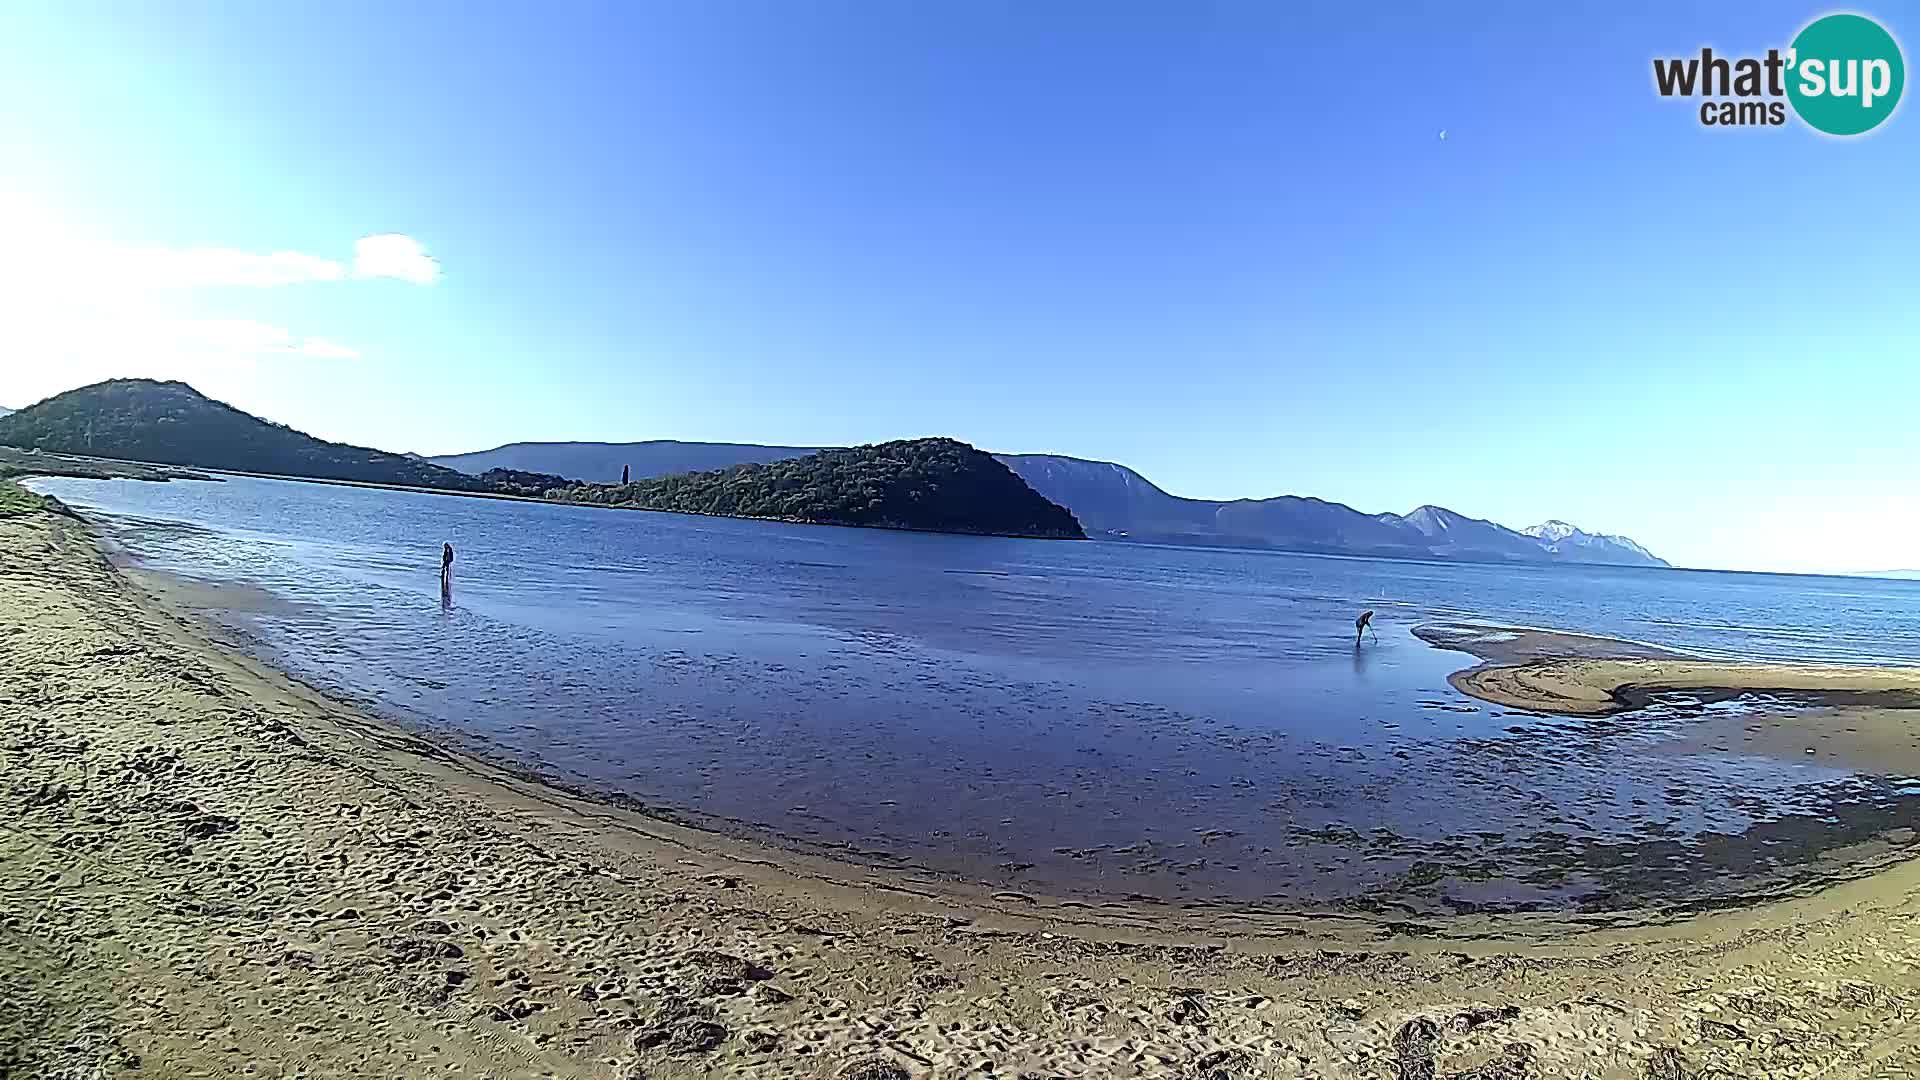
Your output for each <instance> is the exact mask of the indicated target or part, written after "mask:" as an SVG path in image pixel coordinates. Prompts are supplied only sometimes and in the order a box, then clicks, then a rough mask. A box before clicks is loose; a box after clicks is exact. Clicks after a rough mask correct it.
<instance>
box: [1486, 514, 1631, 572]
mask: <svg viewBox="0 0 1920 1080" xmlns="http://www.w3.org/2000/svg"><path fill="white" fill-rule="evenodd" d="M1521 531H1522V532H1524V533H1526V534H1527V535H1528V536H1531V537H1533V539H1534V541H1535V542H1536V543H1538V544H1539V545H1540V546H1541V547H1543V548H1545V549H1546V550H1547V551H1549V552H1552V553H1553V554H1555V555H1560V556H1564V557H1566V558H1570V559H1575V560H1577V561H1579V562H1604V563H1633V564H1635V565H1638V566H1647V565H1651V566H1665V565H1667V562H1666V560H1665V559H1661V558H1659V557H1658V556H1656V555H1654V553H1653V552H1651V551H1648V550H1647V549H1646V548H1643V547H1641V546H1640V545H1639V544H1637V543H1635V542H1634V541H1632V540H1630V539H1628V538H1627V537H1624V536H1620V535H1617V534H1615V533H1590V532H1586V531H1585V530H1583V529H1580V528H1578V527H1576V526H1573V525H1569V524H1567V523H1566V522H1564V521H1558V520H1555V521H1544V522H1541V523H1540V524H1538V525H1535V526H1533V527H1532V528H1529V529H1522V530H1521Z"/></svg>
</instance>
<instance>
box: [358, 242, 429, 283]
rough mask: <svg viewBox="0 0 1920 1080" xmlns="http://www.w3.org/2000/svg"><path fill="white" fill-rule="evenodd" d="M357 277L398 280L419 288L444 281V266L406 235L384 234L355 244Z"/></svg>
mask: <svg viewBox="0 0 1920 1080" xmlns="http://www.w3.org/2000/svg"><path fill="white" fill-rule="evenodd" d="M353 276H354V277H358V278H395V279H398V280H400V281H410V282H412V283H413V284H415V285H431V284H433V283H434V282H436V281H439V280H440V263H439V262H438V261H436V260H435V259H434V258H433V256H431V255H428V254H427V249H426V248H423V247H421V246H420V241H418V240H415V239H414V238H413V237H411V236H408V235H406V234H404V233H380V234H378V235H375V236H363V237H361V238H360V239H359V240H357V241H355V242H354V245H353Z"/></svg>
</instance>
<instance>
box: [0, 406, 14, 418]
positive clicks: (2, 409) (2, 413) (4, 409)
mask: <svg viewBox="0 0 1920 1080" xmlns="http://www.w3.org/2000/svg"><path fill="white" fill-rule="evenodd" d="M12 411H13V410H12V409H9V408H7V407H6V406H4V405H0V416H5V415H7V414H8V413H10V412H12Z"/></svg>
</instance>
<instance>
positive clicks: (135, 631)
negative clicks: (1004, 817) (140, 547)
mask: <svg viewBox="0 0 1920 1080" xmlns="http://www.w3.org/2000/svg"><path fill="white" fill-rule="evenodd" d="M211 633H212V632H211V631H209V630H208V629H207V628H206V627H204V626H202V625H201V624H199V623H198V622H196V621H195V620H194V619H192V618H191V617H190V616H189V615H188V614H186V613H185V612H183V611H181V610H179V609H177V608H173V607H170V606H168V605H167V603H166V602H165V601H164V600H163V599H160V598H156V597H154V596H152V595H150V594H148V593H147V592H146V591H144V590H142V589H140V588H139V587H137V586H136V585H134V584H133V583H132V582H130V581H129V579H128V578H127V577H125V576H124V575H122V574H121V573H119V572H118V571H116V570H115V569H114V568H113V567H112V566H111V565H110V564H109V563H108V562H107V561H106V560H105V558H104V557H103V556H102V555H101V553H100V549H99V547H98V545H97V543H96V541H95V539H94V537H93V536H92V535H91V534H90V533H89V531H88V530H87V528H86V527H85V525H84V523H81V522H79V521H77V520H75V519H72V518H69V517H65V516H61V515H58V514H54V513H50V512H29V513H23V514H16V515H13V516H9V517H6V518H4V519H0V716H4V723H3V724H0V769H3V770H4V776H5V782H4V784H0V815H3V816H0V1075H19V1076H36V1077H38V1076H63V1075H74V1076H93V1075H105V1076H156V1077H159V1076H164V1077H187V1076H216V1075H218V1076H224V1075H259V1076H280V1075H295V1074H298V1075H302V1076H355V1077H387V1076H424V1075H439V1074H455V1073H457V1074H463V1075H486V1076H502V1077H507V1076H562V1077H619V1078H627V1080H634V1078H639V1077H655V1078H662V1077H666V1078H671V1077H696V1076H699V1077H708V1076H713V1077H717V1076H729V1077H731V1076H740V1077H775V1076H788V1077H823V1078H824V1077H837V1078H845V1080H854V1078H859V1080H898V1078H902V1077H907V1078H930V1077H948V1076H956V1077H957V1076H1005V1077H1019V1076H1029V1075H1030V1076H1040V1077H1055V1076H1088V1077H1184V1078H1191V1077H1208V1078H1215V1077H1221V1078H1225V1077H1236V1078H1237V1077H1327V1078H1334V1077H1338V1078H1361V1077H1365V1078H1369V1080H1376V1078H1382V1077H1396V1078H1411V1077H1420V1078H1433V1077H1440V1078H1448V1080H1521V1078H1527V1077H1597V1078H1634V1080H1639V1078H1643V1077H1657V1078H1661V1080H1671V1078H1677V1077H1696V1078H1699V1077H1709V1076H1711V1077H1762V1076H1768V1077H1770V1076H1794V1075H1804V1076H1812V1075H1821V1076H1829V1077H1869V1076H1875V1077H1877V1076H1896V1075H1907V1074H1909V1073H1910V1072H1920V1026H1916V1025H1915V1024H1914V1020H1915V1018H1916V1016H1920V992H1916V990H1915V989H1914V987H1915V984H1916V971H1920V867H1916V865H1915V864H1914V863H1911V862H1905V863H1900V864H1898V865H1895V866H1893V867H1892V868H1891V869H1888V870H1886V871H1884V872H1882V873H1880V874H1878V875H1875V876H1873V877H1871V878H1868V879H1865V880H1860V881H1853V882H1848V883H1845V884H1841V885H1837V886H1834V887H1832V888H1828V889H1825V890H1823V891H1820V892H1818V893H1816V894H1814V895H1810V896H1805V897H1799V898H1796V899H1793V900H1790V901H1783V902H1780V903H1775V904H1770V905H1766V906H1762V907H1755V908H1747V909H1742V910H1733V911H1723V912H1717V913H1713V914H1707V915H1698V916H1694V917H1690V918H1687V919H1684V920H1679V921H1668V922H1659V921H1648V920H1646V919H1640V920H1637V921H1636V920H1630V919H1627V918H1625V917H1623V916H1619V915H1609V916H1607V917H1604V918H1592V919H1581V918H1576V917H1563V918H1553V917H1545V916H1541V917H1530V916H1508V917H1501V918H1492V917H1472V916H1463V917H1458V918H1450V919H1440V920H1426V921H1422V922H1417V923H1416V922H1393V921H1389V920H1385V919H1378V918H1367V919H1362V918H1335V917H1330V916H1319V917H1315V916H1293V917H1288V916H1277V915H1257V916H1256V915H1236V914H1234V913H1232V912H1226V911H1190V910H1185V909H1181V908H1175V907H1169V906H1157V905H1130V904H1098V905H1090V904H1086V903H1073V902H1066V901H1055V900H1049V899H1047V898H1045V897H1026V896H1017V895H1012V894H998V895H996V894H991V893H986V892H983V891H980V890H974V889H969V888H967V887H965V886H962V885H958V884H954V883H951V882H945V881H938V880H933V879H928V878H921V877H917V876H915V875H912V874H903V873H891V872H880V871H867V870H862V869H860V868H857V867H852V866H848V865H845V864H839V863H834V862H829V861H825V860H819V859H810V858H806V857H803V856H799V855H794V854H789V853H784V852H777V851H771V850H769V849H766V848H764V847H759V846H754V845H750V844H746V843H742V842H735V841H730V840H726V839H724V838H720V837H716V836H713V835H710V834H706V833H701V832H698V831H695V830H691V829H686V828H682V827H678V826H675V825H673V824H671V823H669V822H664V821H661V820H658V819H656V818H652V817H649V816H647V815H646V814H644V813H641V812H639V811H637V810H633V809H628V808H622V807H617V806H608V805H606V804H603V803H598V802H593V801H589V800H585V799H580V798H576V797H574V796H571V795H569V794H567V793H564V792H560V791H556V790H554V789H552V788H548V787H543V786H541V785H539V784H536V783H533V782H530V781H528V780H526V779H524V778H521V777H518V776H515V775H513V774H511V773H509V772H505V771H503V770H500V769H498V768H495V767H493V766H490V765H488V764H486V763H484V762H481V761H477V760H474V759H471V758H468V757H466V756H464V755H462V754H459V753H456V752H453V751H450V750H447V749H443V748H441V747H437V746H435V745H432V744H430V743H427V742H424V741H422V740H421V739H419V738H417V737H415V736H413V735H411V734H408V733H406V732H405V731H403V730H400V729H399V728H397V727H395V726H393V725H390V724H387V723H385V722H382V721H379V720H376V719H373V718H370V717H367V716H365V715H362V714H360V713H358V712H356V711H355V710H353V709H351V708H349V707H347V706H344V705H342V704H340V703H338V702H335V701H332V700H330V699H328V698H326V697H323V696H321V695H319V694H317V693H316V692H314V691H312V690H310V689H308V688H305V687H303V686H300V685H298V684H295V683H293V682H291V681H290V680H288V679H286V678H284V677H282V676H280V675H278V674H276V673H274V672H272V671H269V670H266V669H264V668H262V667H261V666H260V665H258V664H256V663H254V662H253V661H251V660H249V659H247V658H245V657H243V656H241V655H238V654H237V653H236V652H234V651H233V650H230V649H228V648H225V647H223V646H222V645H221V644H220V643H219V642H218V641H217V640H212V638H211V636H210V635H211ZM1700 674H1701V672H1699V671H1692V672H1690V675H1691V676H1693V677H1698V676H1699V675H1700ZM1856 689H1858V688H1856ZM1902 1070H1906V1071H1904V1072H1903V1071H1902Z"/></svg>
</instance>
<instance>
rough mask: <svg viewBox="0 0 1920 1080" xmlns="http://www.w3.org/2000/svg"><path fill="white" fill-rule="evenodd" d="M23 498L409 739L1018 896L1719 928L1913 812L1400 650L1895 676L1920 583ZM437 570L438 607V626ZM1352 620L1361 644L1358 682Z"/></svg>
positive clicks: (174, 500) (1837, 779) (610, 518)
mask: <svg viewBox="0 0 1920 1080" xmlns="http://www.w3.org/2000/svg"><path fill="white" fill-rule="evenodd" d="M35 486H36V487H37V488H38V489H39V490H42V491H46V492H49V493H51V494H55V495H58V496H59V497H61V498H62V499H65V500H67V501H68V502H70V503H72V504H74V505H76V506H79V507H82V508H83V509H88V508H90V509H91V510H92V511H93V512H94V513H95V516H96V517H104V520H105V521H106V522H107V523H108V526H109V528H110V530H111V532H112V534H113V536H114V537H115V538H116V540H117V542H119V543H121V544H123V545H125V547H126V548H127V549H128V551H129V552H131V553H132V554H133V555H134V556H136V557H137V558H138V559H140V560H141V561H142V562H143V563H145V564H146V565H148V566H150V567H152V568H154V569H159V570H165V571H169V572H174V573H179V574H185V575H190V576H193V577H197V578H201V579H205V580H210V581H217V582H234V583H244V584H247V585H250V586H256V587H258V588H262V589H265V590H268V591H269V592H271V593H272V594H274V595H276V596H278V597H281V598H283V599H284V600H285V601H287V603H286V604H285V605H284V606H275V607H271V608H267V609H264V610H247V611H228V612H225V613H222V614H221V615H220V616H219V617H220V618H221V619H222V620H223V621H224V622H226V623H227V624H228V625H229V626H231V627H232V628H233V629H234V630H235V631H236V632H238V633H241V634H243V635H245V636H246V638H247V640H248V641H249V642H250V643H251V647H253V648H254V649H255V650H257V651H258V652H259V653H260V654H262V655H264V656H266V657H268V658H269V659H272V660H274V661H275V662H277V663H279V664H281V665H283V666H284V667H286V668H288V669H289V670H291V671H293V672H295V673H297V674H299V675H301V676H302V677H304V678H307V679H309V680H311V681H313V682H315V683H316V684H318V685H321V686H323V687H326V688H329V689H332V690H335V691H338V692H343V693H346V694H348V695H350V696H352V697H354V698H355V699H356V700H364V701H367V702H368V703H369V704H370V705H371V706H372V707H376V708H379V709H381V710H383V711H385V712H387V713H389V714H391V715H393V716H395V717H397V718H399V719H401V720H402V721H404V722H407V723H410V724H413V725H416V726H418V727H421V728H428V729H434V730H437V731H440V732H441V733H443V734H445V735H447V736H450V737H455V738H461V739H468V740H474V741H476V742H478V743H480V744H483V745H484V746H486V747H488V748H489V749H490V750H492V751H493V752H496V753H499V754H502V755H505V756H508V757H511V758H514V759H516V760H518V761H520V762H522V763H525V764H528V765H531V766H535V767H538V768H540V769H542V770H544V771H546V772H548V773H550V774H551V775H553V776H555V777H557V778H559V779H562V780H565V781H568V782H572V783H578V784H584V785H588V786H591V787H594V788H598V789H602V790H617V791H620V792H623V793H625V794H628V795H631V796H634V797H636V798H639V799H641V800H643V801H645V802H647V803H649V804H652V805H656V806H660V807H664V808H669V809H672V810H675V811H678V812H683V813H689V814H692V815H695V816H698V817H702V818H705V819H708V820H713V821H717V822H719V823H722V824H723V825H724V826H725V827H727V828H731V829H736V830H739V831H743V832H747V833H753V834H768V835H772V836H776V837H778V838H780V839H782V840H783V841H785V842H788V843H794V844H800V845H804V846H811V847H819V848H827V849H832V850H839V851H844V852H849V853H852V854H854V855H856V856H857V857H860V858H863V859H868V860H872V861H876V862H886V863H901V864H915V865H921V866H926V867H930V868H934V869H938V870H944V871H950V872H955V873H961V874H966V875H969V876H974V877H980V878H986V879H990V880H994V881H996V882H1001V883H1004V884H1005V885H1007V886H1008V887H1013V888H1027V889H1032V890H1041V891H1080V890H1085V891H1094V892H1100V893H1107V894H1140V895H1149V896H1156V897H1166V898H1177V899H1189V900H1199V899H1229V900H1235V901H1245V902H1258V901H1269V900H1272V901H1277V902H1281V903H1285V904H1290V905H1299V904H1312V905H1335V904H1348V905H1359V906H1369V907H1383V906H1384V907H1404V908H1408V909H1412V910H1440V909H1447V908H1455V909H1458V908H1465V907H1472V906H1477V905H1486V906H1495V907H1500V906H1526V905H1548V906H1563V905H1568V904H1582V905H1589V906H1607V905H1610V904H1627V903H1632V902H1638V901H1643V900H1645V899H1646V898H1647V897H1648V896H1652V895H1660V894H1674V893H1687V892H1688V891H1689V890H1691V891H1692V892H1693V893H1697V894H1699V895H1713V894H1714V893H1715V891H1716V890H1726V889H1731V888H1733V887H1735V885H1736V884H1737V882H1736V881H1734V879H1733V878H1732V877H1728V876H1726V875H1728V874H1730V873H1732V874H1738V873H1744V872H1745V871H1746V870H1747V869H1749V868H1760V869H1766V868H1768V867H1773V868H1775V869H1778V868H1780V867H1787V866H1789V865H1790V864H1793V863H1794V862H1795V860H1802V861H1803V860H1804V857H1805V855H1807V854H1810V853H1811V852H1812V851H1814V850H1816V849H1817V848H1818V847H1819V846H1821V843H1824V842H1826V841H1832V842H1838V841H1840V840H1844V839H1847V838H1849V837H1852V836H1855V835H1866V834H1868V833H1871V832H1874V831H1877V830H1880V829H1884V828H1888V827H1891V826H1892V825H1894V824H1906V823H1910V821H1909V820H1908V819H1909V818H1911V817H1912V812H1911V810H1909V809H1908V807H1909V805H1910V802H1909V800H1910V797H1911V796H1912V795H1913V794H1914V790H1913V788H1912V787H1911V786H1905V787H1903V786H1901V785H1900V784H1899V783H1898V782H1897V781H1896V780H1889V779H1879V778H1872V777H1865V776H1859V775H1856V774H1855V773H1854V772H1852V771H1850V770H1849V769H1846V768H1840V767H1836V766H1834V765H1832V764H1829V763H1824V762H1817V761H1783V760H1779V759H1778V758H1772V757H1765V756H1759V755H1754V754H1742V753H1733V752H1720V751H1716V750H1711V749H1702V750H1700V751H1698V752H1688V753H1680V754H1677V753H1674V752H1672V751H1671V749H1670V747H1671V745H1672V744H1673V742H1674V740H1675V739H1676V738H1678V737H1679V733H1680V732H1682V731H1683V730H1684V729H1685V727H1686V725H1687V724H1689V723H1692V722H1694V721H1695V720H1696V719H1697V717H1695V716H1693V715H1691V714H1690V713H1689V712H1688V710H1687V709H1686V708H1681V707H1675V708H1668V709H1664V710H1654V711H1652V712H1650V713H1649V714H1647V715H1645V716H1640V717H1635V718H1633V720H1632V721H1630V722H1629V721H1613V722H1607V723H1593V722H1575V721H1564V720H1554V719H1548V718H1542V717H1537V716H1532V715H1527V714H1522V713H1516V712H1511V711H1506V710H1501V709H1497V708H1491V707H1487V706H1483V705H1481V704H1479V703H1476V702H1472V701H1469V700H1467V699H1464V698H1462V697H1461V696H1460V695H1458V694H1457V693H1455V692H1454V691H1453V690H1452V689H1451V688H1450V687H1449V686H1448V685H1447V682H1446V675H1447V674H1448V673H1449V672H1450V671H1451V670H1453V669H1455V668H1456V667H1458V666H1460V665H1461V664H1462V663H1464V662H1465V659H1464V658H1463V657H1461V656H1460V655H1458V654H1455V653H1447V652H1442V651H1439V650H1435V649H1431V648H1428V647H1427V646H1425V645H1424V644H1422V643H1421V642H1420V641H1418V640H1417V639H1415V638H1414V637H1413V636H1412V635H1411V634H1410V633H1408V628H1409V627H1411V626H1412V625H1414V624H1415V623H1416V622H1419V621H1421V620H1424V619H1429V618H1461V617H1466V618H1476V619H1482V620H1486V621H1491V622H1497V623H1504V624H1512V625H1536V626H1538V625H1545V626H1569V627H1573V628H1577V629H1580V630H1583V631H1587V632H1593V633H1602V634H1611V635H1617V636H1620V637H1626V638H1632V639H1636V640H1652V641H1657V642H1660V643H1662V644H1666V645H1670V646H1674V647H1677V648H1681V649H1684V650H1687V651H1689V652H1693V653H1696V654H1700V655H1713V656H1720V655H1733V656H1793V657H1796V658H1825V659H1836V660H1838V659H1849V660H1860V659H1877V660H1895V659H1904V660H1912V659H1916V658H1920V637H1916V634H1915V629H1914V627H1913V624H1912V623H1911V621H1910V620H1908V619H1906V618H1905V615H1904V613H1905V612H1906V611H1910V610H1911V605H1912V603H1913V601H1914V600H1915V599H1920V586H1916V584H1915V583H1908V582H1878V581H1874V582H1863V581H1835V580H1831V579H1812V578H1790V577H1774V576H1768V575H1744V574H1742V575H1723V574H1698V573H1683V572H1662V571H1646V570H1630V569H1608V568H1569V567H1558V568H1541V567H1490V566H1458V565H1445V564H1433V563H1413V562H1390V561H1376V560H1364V559H1341V558H1325V557H1310V556H1295V555H1283V554H1277V553H1265V552H1240V551H1217V550H1198V549H1175V548H1157V547H1148V546H1132V545H1117V544H1094V543H1084V544H1071V543H1048V542H1039V541H1012V540H996V539H987V538H978V537H947V536H926V535H915V534H895V533H885V532H872V531H861V530H845V529H830V528H806V527H797V526H782V525H771V524H764V523H753V522H741V521H729V520H718V519H702V518H691V517H682V516H676V515H661V514H642V513H621V512H609V511H602V510H595V509H589V508H575V507H557V506H547V505H541V504H528V503H516V502H496V501H490V500H476V499H457V498H443V497H434V496H425V495H413V494H404V493H392V492H380V491H369V490H362V489H355V488H343V487H328V486H321V485H300V484H287V483H279V482H273V481H263V480H253V479H234V480H229V481H227V482H225V483H221V484H189V483H173V484H164V485H154V484H135V483H129V482H118V481H113V482H103V481H38V482H36V484H35ZM445 542H450V543H452V544H453V545H454V546H455V547H456V548H457V549H458V551H459V552H460V562H459V566H460V580H459V581H458V582H456V583H454V586H453V588H452V589H450V590H448V591H445V592H441V591H440V589H439V583H438V578H439V553H440V545H441V544H442V543H445ZM256 607H258V606H257V605H256ZM1363 608H1373V609H1375V610H1376V611H1377V612H1378V615H1377V616H1376V618H1375V624H1376V626H1377V627H1378V631H1377V633H1378V637H1377V639H1376V638H1374V637H1371V636H1370V637H1368V638H1367V639H1366V640H1365V641H1364V642H1363V643H1362V644H1361V645H1360V646H1359V647H1355V645H1354V641H1353V636H1352V635H1353V627H1354V616H1355V614H1356V613H1357V612H1358V611H1359V610H1361V609H1363ZM1728 707H1737V703H1735V705H1731V706H1728ZM1814 826H1817V827H1818V829H1819V830H1820V834H1821V835H1824V836H1825V838H1826V840H1825V841H1821V840H1819V837H1818V836H1815V837H1814V838H1813V839H1809V835H1810V834H1809V830H1810V829H1812V828H1813V827H1814ZM1768 852H1772V853H1775V854H1766V853H1768ZM1789 856H1791V857H1789ZM1769 859H1771V860H1772V862H1768V860H1769Z"/></svg>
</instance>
